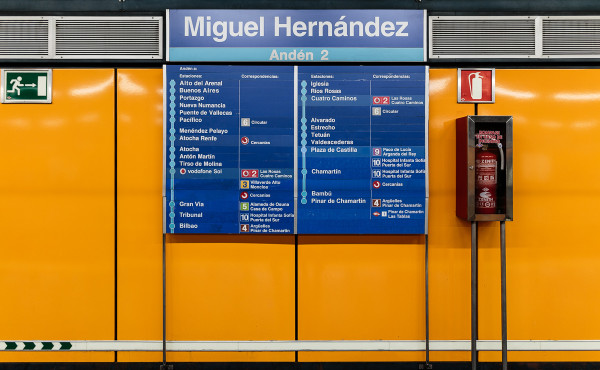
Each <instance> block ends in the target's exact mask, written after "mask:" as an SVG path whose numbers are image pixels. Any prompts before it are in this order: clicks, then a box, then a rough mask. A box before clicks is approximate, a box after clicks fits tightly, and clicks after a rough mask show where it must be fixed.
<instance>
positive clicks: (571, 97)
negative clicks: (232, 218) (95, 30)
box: [0, 69, 600, 361]
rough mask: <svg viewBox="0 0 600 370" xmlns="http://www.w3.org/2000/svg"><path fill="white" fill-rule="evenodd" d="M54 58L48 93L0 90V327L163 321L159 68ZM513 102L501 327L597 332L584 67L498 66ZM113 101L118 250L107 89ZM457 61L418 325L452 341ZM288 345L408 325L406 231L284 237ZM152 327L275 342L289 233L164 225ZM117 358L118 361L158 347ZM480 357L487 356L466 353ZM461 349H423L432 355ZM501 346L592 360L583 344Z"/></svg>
mask: <svg viewBox="0 0 600 370" xmlns="http://www.w3.org/2000/svg"><path fill="white" fill-rule="evenodd" d="M114 73H115V72H114V70H55V71H54V102H53V104H50V105H7V104H2V105H0V116H1V117H2V118H3V119H2V121H0V135H1V137H3V138H8V139H7V140H5V142H4V144H3V145H2V146H0V153H1V154H2V157H3V158H5V164H4V167H5V172H4V173H5V174H9V175H10V176H11V181H4V182H1V183H0V201H2V203H1V204H3V206H4V210H5V211H4V212H2V213H0V217H2V218H3V219H2V222H0V228H2V229H0V231H2V235H3V238H4V239H3V243H2V246H1V247H0V248H2V256H3V258H2V259H1V260H0V283H1V284H2V286H3V287H4V296H3V298H5V302H10V304H4V305H2V308H0V327H1V328H2V337H3V338H2V339H12V340H31V339H44V340H50V339H53V340H78V339H79V340H98V339H103V340H112V339H114V337H115V326H114V325H115V302H114V297H115V281H114V272H115V271H114V268H115V263H114V262H115V261H114V259H115V257H116V259H117V282H116V288H117V289H116V296H117V315H116V322H117V332H116V336H117V338H118V339H119V340H160V339H161V336H162V311H161V308H162V264H161V255H162V252H161V251H162V225H161V224H162V216H161V207H162V201H161V199H160V197H161V184H162V179H161V174H162V148H163V146H162V70H159V69H145V70H135V69H122V70H119V71H118V72H117V76H116V79H117V86H116V90H115V85H114V79H115V75H114ZM496 86H497V91H496V103H495V104H491V105H479V114H482V115H513V116H514V122H515V123H514V204H515V206H514V209H515V221H514V222H510V223H508V224H507V247H508V252H507V257H508V315H509V316H508V320H509V339H560V340H567V339H599V336H598V333H600V320H599V319H598V318H597V314H596V313H597V307H598V305H599V303H600V302H598V301H599V300H600V298H598V297H600V294H598V293H600V292H599V290H600V288H598V287H599V286H600V284H599V283H600V269H598V268H597V266H598V264H599V263H600V250H598V248H596V245H595V234H594V230H595V229H597V227H598V226H599V225H598V221H597V220H596V218H595V217H593V214H594V210H595V209H597V208H598V206H599V205H600V204H599V203H600V196H599V194H600V191H599V190H600V189H598V187H599V185H597V184H599V183H600V182H599V181H597V180H599V179H598V177H600V175H597V174H596V172H594V171H593V170H594V166H593V163H594V158H599V157H600V153H599V151H600V146H598V145H595V144H596V143H595V141H596V140H595V139H596V138H597V137H600V132H599V130H600V124H599V123H600V122H599V120H600V118H598V115H597V105H598V104H597V101H598V96H600V88H598V87H597V86H600V71H596V70H497V71H496ZM115 91H116V97H117V99H116V103H117V122H116V132H117V168H116V171H117V224H116V230H117V251H116V254H115V246H114V237H115V234H114V232H115V223H114V201H115V198H114V171H115V167H114V164H115V162H114V160H115V158H114V133H115V121H114V114H115V108H114V102H115ZM469 114H474V105H473V104H457V103H456V69H432V70H430V122H429V148H430V150H429V173H430V209H429V233H430V237H429V240H430V267H429V271H430V309H431V322H430V328H431V339H435V340H450V339H464V340H467V339H469V338H470V224H469V223H467V222H464V221H460V220H459V219H457V218H456V216H455V213H454V212H455V210H454V204H455V203H454V202H455V200H454V196H455V194H454V192H455V186H454V184H455V174H454V161H455V157H454V155H455V154H454V150H455V148H454V139H455V138H454V135H455V130H454V124H455V119H456V118H457V117H461V116H465V115H469ZM498 234H499V231H498V226H497V225H496V224H482V225H481V227H480V275H479V285H480V302H479V307H480V308H479V310H480V311H479V314H480V334H479V335H480V338H481V339H499V337H500V310H499V309H500V281H499V277H500V271H499V259H500V258H499V246H498V242H499V235H498ZM298 241H299V246H298V279H299V280H298V337H299V339H301V340H328V339H331V340H344V339H349V340H351V339H390V340H393V339H411V340H423V339H424V338H425V314H424V309H425V307H424V294H425V291H424V280H423V277H424V269H425V265H424V237H422V236H414V237H411V236H394V237H388V236H375V237H367V236H364V237H363V236H361V237H355V236H299V238H298ZM167 250H168V253H167V271H168V273H167V292H168V293H167V304H168V311H167V323H168V325H167V327H168V329H167V338H168V339H169V340H292V339H294V337H295V273H296V272H295V253H296V251H295V247H294V237H293V236H276V237H266V236H250V235H246V236H218V235H197V236H170V237H169V238H168V240H167ZM161 357H162V356H161V354H160V353H119V356H118V359H119V361H160V360H161ZM480 358H481V359H482V360H483V361H498V360H499V354H498V353H482V354H481V355H480ZM469 359H470V353H468V352H464V353H460V352H458V353H457V352H451V353H450V352H448V353H440V352H432V353H431V360H433V361H453V360H462V361H468V360H469ZM112 360H114V354H112V353H68V354H66V353H27V354H24V353H0V361H112ZM168 360H169V361H293V360H294V354H293V353H171V354H169V357H168ZM299 360H300V361H423V360H424V353H422V352H416V353H402V352H400V353H367V352H353V353H339V352H336V353H320V352H312V353H300V354H299ZM509 360H510V361H600V354H599V353H596V352H584V353H576V352H554V353H542V352H533V353H532V352H528V353H518V352H510V353H509Z"/></svg>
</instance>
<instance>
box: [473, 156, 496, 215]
mask: <svg viewBox="0 0 600 370" xmlns="http://www.w3.org/2000/svg"><path fill="white" fill-rule="evenodd" d="M497 186H498V157H497V156H496V154H494V153H492V152H490V151H487V150H479V151H477V153H476V154H475V199H476V201H475V213H484V214H490V213H492V214H493V213H496V210H497V207H496V201H497Z"/></svg>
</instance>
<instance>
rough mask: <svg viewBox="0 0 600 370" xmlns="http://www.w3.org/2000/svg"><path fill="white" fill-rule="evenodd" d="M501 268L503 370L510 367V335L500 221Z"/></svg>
mask: <svg viewBox="0 0 600 370" xmlns="http://www.w3.org/2000/svg"><path fill="white" fill-rule="evenodd" d="M500 270H501V279H500V280H501V283H500V284H501V286H502V292H501V295H502V370H507V368H508V348H507V347H508V335H507V324H506V224H505V221H500Z"/></svg>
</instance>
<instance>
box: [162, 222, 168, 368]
mask: <svg viewBox="0 0 600 370" xmlns="http://www.w3.org/2000/svg"><path fill="white" fill-rule="evenodd" d="M162 283H163V289H162V294H163V322H162V324H163V335H162V337H163V350H162V352H163V364H162V366H161V369H163V370H164V369H166V366H167V235H166V234H163V247H162Z"/></svg>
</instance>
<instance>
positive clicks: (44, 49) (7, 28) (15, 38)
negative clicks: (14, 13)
mask: <svg viewBox="0 0 600 370" xmlns="http://www.w3.org/2000/svg"><path fill="white" fill-rule="evenodd" d="M48 23H49V21H48V19H47V18H43V17H0V58H2V59H6V58H15V59H17V58H19V59H20V58H27V59H33V58H35V59H37V58H44V57H46V58H47V57H48V42H49V33H48Z"/></svg>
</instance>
